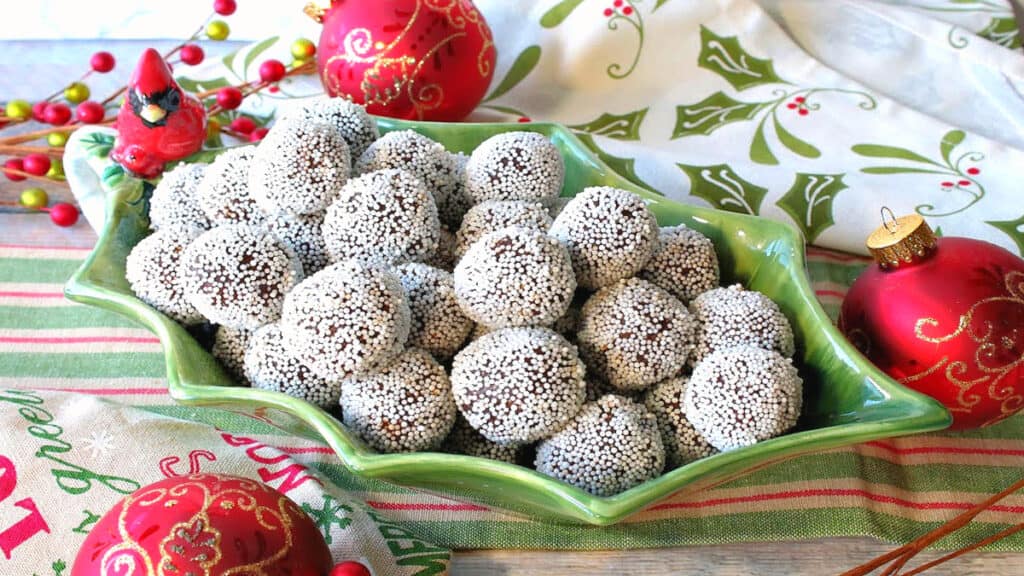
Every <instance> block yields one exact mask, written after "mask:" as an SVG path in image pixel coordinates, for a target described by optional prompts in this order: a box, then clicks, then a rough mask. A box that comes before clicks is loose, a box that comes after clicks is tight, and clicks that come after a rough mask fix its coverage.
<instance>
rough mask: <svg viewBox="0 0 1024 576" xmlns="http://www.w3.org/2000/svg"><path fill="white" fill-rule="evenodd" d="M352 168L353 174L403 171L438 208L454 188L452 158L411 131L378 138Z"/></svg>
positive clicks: (455, 181) (455, 182) (455, 174)
mask: <svg viewBox="0 0 1024 576" xmlns="http://www.w3.org/2000/svg"><path fill="white" fill-rule="evenodd" d="M355 164H356V165H355V169H356V174H367V173H369V172H374V171H377V170H385V169H388V168H394V169H401V170H406V171H408V172H410V173H412V174H413V175H414V176H416V177H417V178H419V179H420V181H422V182H423V184H424V185H425V186H426V187H427V190H429V191H430V193H431V194H432V195H433V197H434V200H435V201H436V202H437V205H438V206H441V207H443V206H445V205H446V203H447V202H448V199H449V198H451V196H452V195H453V194H455V192H456V189H457V188H458V175H457V171H458V167H457V165H456V159H455V158H454V157H453V155H451V154H449V153H448V151H447V150H445V149H444V146H442V145H441V144H439V143H437V142H434V141H433V140H431V139H430V138H427V137H426V136H424V135H422V134H419V133H417V132H413V131H412V130H399V131H397V132H388V133H387V134H385V135H383V136H381V137H380V138H378V139H377V141H376V142H374V143H373V144H371V145H370V146H369V147H368V148H367V149H366V151H365V152H363V154H362V155H361V156H360V157H359V159H358V160H357V161H356V163H355Z"/></svg>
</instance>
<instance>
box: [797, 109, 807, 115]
mask: <svg viewBox="0 0 1024 576" xmlns="http://www.w3.org/2000/svg"><path fill="white" fill-rule="evenodd" d="M799 114H800V115H801V116H807V114H808V112H807V108H801V109H800V110H799Z"/></svg>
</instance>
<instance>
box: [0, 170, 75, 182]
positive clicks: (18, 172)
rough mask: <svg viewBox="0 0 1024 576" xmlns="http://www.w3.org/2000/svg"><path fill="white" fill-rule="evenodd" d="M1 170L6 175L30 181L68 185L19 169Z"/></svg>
mask: <svg viewBox="0 0 1024 576" xmlns="http://www.w3.org/2000/svg"><path fill="white" fill-rule="evenodd" d="M0 170H3V172H4V173H6V174H13V175H15V176H21V177H23V178H28V179H29V180H39V181H42V182H51V183H53V184H63V185H65V186H66V185H67V182H65V181H63V180H53V179H52V178H47V177H46V176H39V175H37V174H30V173H28V172H25V171H24V170H18V169H15V168H2V169H0Z"/></svg>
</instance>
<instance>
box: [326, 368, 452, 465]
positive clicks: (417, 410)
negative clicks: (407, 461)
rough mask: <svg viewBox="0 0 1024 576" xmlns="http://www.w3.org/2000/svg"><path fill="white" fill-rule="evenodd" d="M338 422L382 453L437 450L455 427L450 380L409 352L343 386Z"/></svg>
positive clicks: (441, 370)
mask: <svg viewBox="0 0 1024 576" xmlns="http://www.w3.org/2000/svg"><path fill="white" fill-rule="evenodd" d="M341 418H342V421H343V422H344V423H345V425H346V426H348V427H350V428H351V429H352V430H355V432H356V433H357V434H359V436H360V438H362V439H363V441H365V442H366V443H367V444H369V445H370V446H372V447H373V448H374V449H376V450H379V451H381V452H415V451H418V450H430V449H433V448H437V447H438V446H440V445H441V441H442V440H444V438H445V436H447V435H448V431H449V430H451V428H452V424H453V423H454V422H455V401H454V400H453V399H452V389H451V384H450V383H449V381H448V375H447V374H445V372H444V368H442V367H441V365H440V364H438V363H437V362H436V361H435V360H434V359H433V358H432V357H431V356H430V354H427V353H426V352H424V351H423V350H420V349H418V348H410V349H408V350H406V351H405V352H404V353H403V354H402V355H401V356H399V357H398V358H397V359H396V360H395V361H394V362H392V363H390V364H388V366H387V367H386V368H383V369H381V370H380V371H378V372H374V373H372V374H366V375H364V376H356V377H353V378H349V379H347V380H344V381H343V382H342V383H341Z"/></svg>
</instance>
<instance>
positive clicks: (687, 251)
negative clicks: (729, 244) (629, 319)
mask: <svg viewBox="0 0 1024 576" xmlns="http://www.w3.org/2000/svg"><path fill="white" fill-rule="evenodd" d="M640 277H641V278H643V279H644V280H650V281H651V282H653V283H655V284H657V285H658V286H660V287H662V288H664V289H665V290H668V291H669V293H671V294H672V295H673V296H675V297H676V298H679V300H680V301H682V302H683V304H689V303H690V301H691V300H693V299H694V298H696V297H697V296H698V295H699V294H701V293H703V292H707V291H708V290H711V289H712V288H715V287H717V286H718V255H717V254H715V245H714V244H712V243H711V240H708V238H707V237H706V236H704V235H703V234H701V233H700V232H697V231H696V230H692V229H690V228H687V227H686V226H682V225H680V226H672V227H670V228H662V229H661V232H660V233H659V234H658V246H657V248H655V250H654V255H653V256H651V259H650V260H648V261H647V264H646V265H645V266H644V268H643V270H641V271H640Z"/></svg>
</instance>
